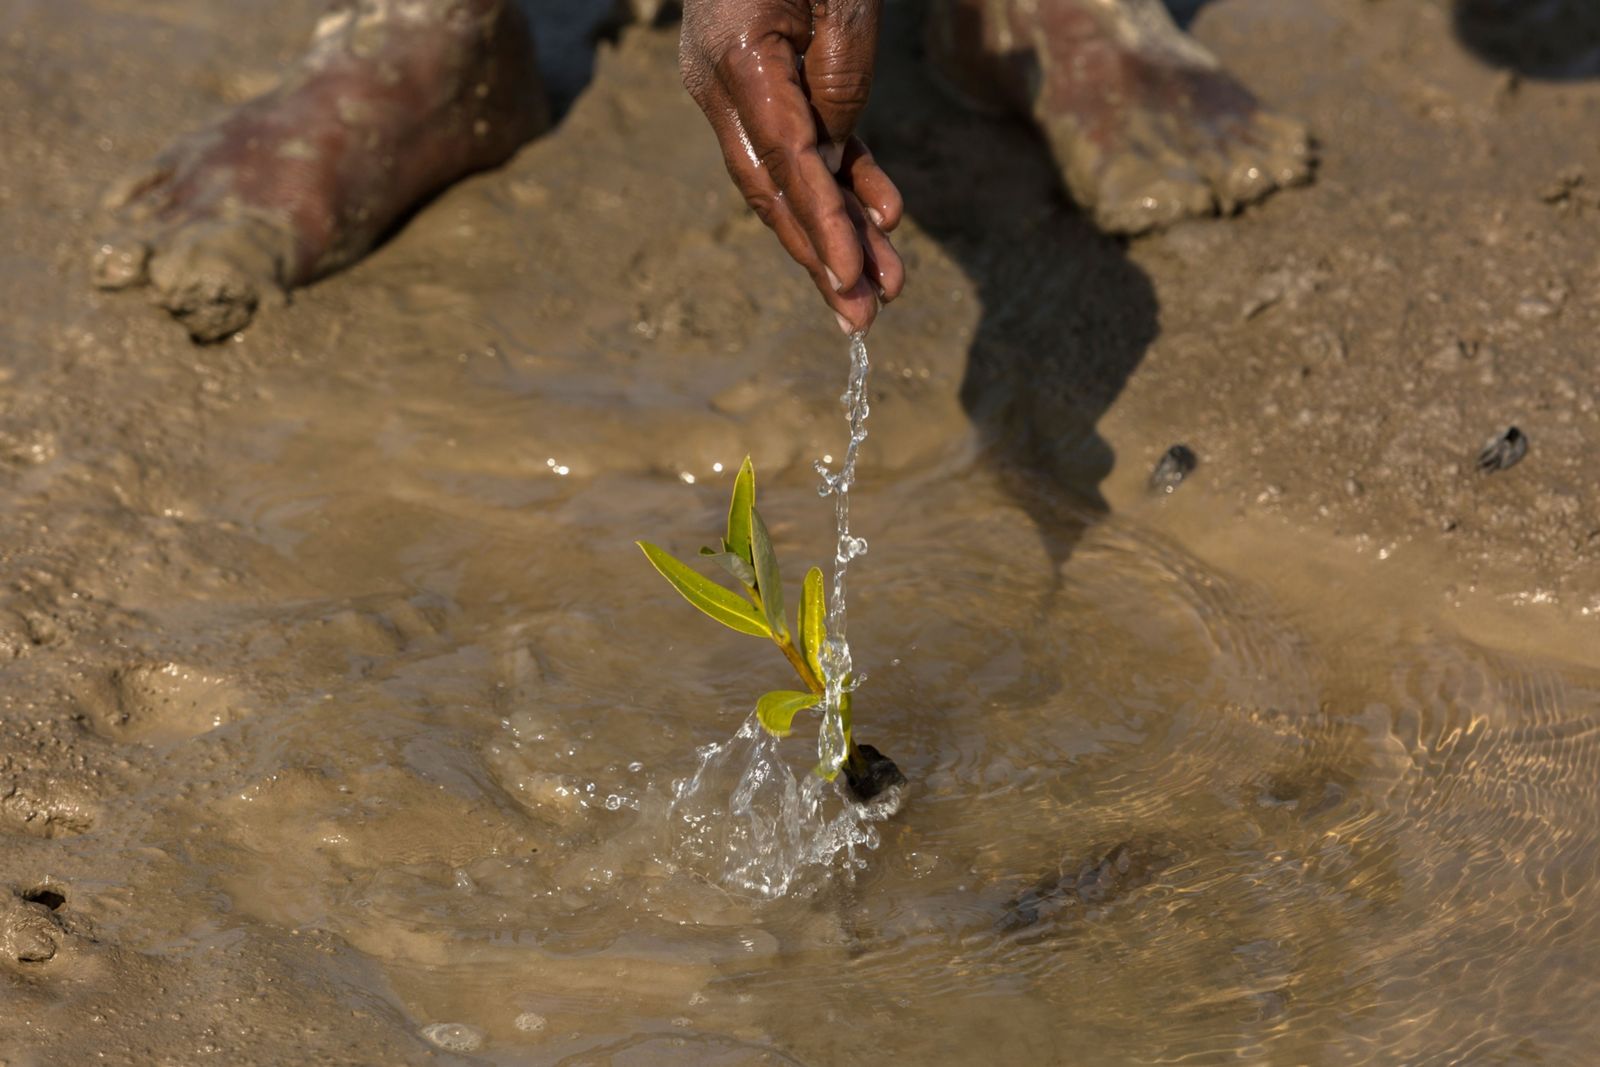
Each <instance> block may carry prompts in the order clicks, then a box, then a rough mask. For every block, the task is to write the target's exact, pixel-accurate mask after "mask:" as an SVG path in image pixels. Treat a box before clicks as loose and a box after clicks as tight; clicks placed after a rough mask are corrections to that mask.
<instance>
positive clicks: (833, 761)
mask: <svg viewBox="0 0 1600 1067" xmlns="http://www.w3.org/2000/svg"><path fill="white" fill-rule="evenodd" d="M868 369H869V364H868V360H867V339H866V335H865V334H862V333H853V334H851V335H850V378H849V381H848V382H847V384H846V385H845V390H844V394H843V395H842V396H840V397H839V402H840V403H842V404H843V405H844V408H845V418H846V419H847V420H848V421H849V423H850V443H849V444H848V445H846V446H845V450H844V461H843V462H842V463H840V464H839V470H838V473H834V472H832V471H830V470H829V469H828V467H827V465H826V464H825V463H823V462H821V461H820V460H819V461H818V462H817V465H816V467H817V473H818V474H820V475H822V485H821V486H820V487H819V488H818V490H817V492H818V494H819V495H821V496H824V497H826V496H832V497H833V513H834V525H835V527H836V529H837V533H838V540H837V542H836V546H835V548H834V553H833V595H832V596H830V597H829V598H828V622H827V628H828V636H827V639H826V640H824V641H823V643H822V651H821V653H820V655H819V657H818V658H819V659H820V660H821V661H822V673H823V681H824V682H825V683H826V685H827V696H826V699H825V700H824V702H823V708H822V729H821V730H820V731H819V732H818V734H817V758H818V760H819V761H820V762H821V764H822V766H824V767H827V768H828V769H830V770H837V769H838V768H839V765H840V764H842V763H843V762H844V758H845V755H846V754H847V748H848V745H849V739H848V738H847V737H846V736H845V725H844V714H843V711H842V710H841V705H842V703H843V700H844V694H845V693H846V692H847V691H849V690H853V689H854V688H855V687H856V686H857V685H859V684H860V682H861V677H860V675H855V674H853V673H852V671H853V667H854V664H853V663H852V662H851V658H850V642H849V640H848V638H847V637H846V634H845V622H846V614H845V578H846V576H847V575H848V573H849V570H850V561H851V560H853V559H855V558H856V557H857V556H864V555H866V554H867V542H866V539H865V538H863V537H853V536H851V534H850V487H851V486H852V485H854V484H855V480H856V456H857V454H858V453H859V452H860V450H861V442H863V441H865V440H866V439H867V416H868V415H869V414H870V413H871V408H870V406H869V405H868V403H867V371H868Z"/></svg>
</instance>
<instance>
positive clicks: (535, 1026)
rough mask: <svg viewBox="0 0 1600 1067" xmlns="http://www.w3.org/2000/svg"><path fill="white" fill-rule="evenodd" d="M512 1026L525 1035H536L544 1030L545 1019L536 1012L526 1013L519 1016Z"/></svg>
mask: <svg viewBox="0 0 1600 1067" xmlns="http://www.w3.org/2000/svg"><path fill="white" fill-rule="evenodd" d="M512 1025H514V1026H515V1027H516V1028H517V1029H518V1030H521V1031H522V1032H523V1033H528V1034H536V1033H538V1032H539V1031H540V1030H543V1029H544V1026H545V1017H544V1016H543V1015H540V1014H539V1013H538V1012H536V1011H525V1012H523V1013H522V1014H521V1015H519V1016H517V1018H516V1020H515V1022H513V1024H512Z"/></svg>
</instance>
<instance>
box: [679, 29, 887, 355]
mask: <svg viewBox="0 0 1600 1067" xmlns="http://www.w3.org/2000/svg"><path fill="white" fill-rule="evenodd" d="M880 8H881V0H820V2H819V3H815V4H813V3H809V2H808V0H685V2H684V5H683V38H682V42H681V45H680V48H679V64H680V67H681V69H682V73H683V83H684V86H685V87H686V88H687V89H688V90H689V95H690V96H692V97H694V100H695V103H697V104H699V105H700V109H701V110H702V111H704V112H705V113H706V118H707V119H709V120H710V121H711V128H712V129H713V130H714V131H715V132H716V135H717V141H718V143H719V144H720V145H721V147H722V157H723V160H724V162H726V163H727V166H728V173H729V174H730V175H731V176H732V177H733V182H734V184H735V185H736V186H738V188H739V191H740V192H741V193H742V194H744V198H745V200H746V202H748V203H749V205H750V206H751V207H752V208H753V209H754V210H755V212H756V214H757V215H759V216H760V218H761V221H762V222H764V223H766V224H767V226H768V227H770V228H771V229H772V231H773V233H775V234H776V235H777V237H778V240H779V241H780V242H781V243H782V244H783V247H784V249H785V250H786V251H787V252H788V253H789V255H790V256H792V257H793V258H794V260H795V262H796V263H799V264H800V266H802V267H804V268H805V269H806V272H807V273H809V274H810V275H811V280H812V281H813V282H815V283H816V286H817V289H818V290H819V291H820V292H821V293H822V297H823V299H824V300H826V301H827V302H828V306H829V307H831V308H832V309H833V310H834V312H835V313H836V314H837V316H838V319H839V327H840V328H841V329H842V330H844V331H845V332H846V333H852V332H854V331H856V330H865V329H867V328H868V327H870V326H871V325H872V320H873V319H874V318H875V317H876V316H877V313H878V302H879V300H882V301H884V302H887V301H890V300H893V299H894V298H895V297H897V296H899V295H900V290H901V288H902V287H903V286H904V285H905V265H904V264H903V263H901V261H900V255H899V253H897V252H896V251H895V250H894V245H893V244H891V243H890V241H889V238H888V236H887V235H888V234H889V233H890V232H892V231H893V230H894V228H895V227H896V226H897V225H899V223H900V217H901V215H902V213H903V211H904V205H903V202H902V201H901V199H900V192H899V190H897V189H896V188H895V187H894V183H893V182H892V181H890V180H889V176H888V175H887V174H885V173H884V172H883V169H882V168H881V167H879V166H878V164H877V163H876V162H875V161H874V160H873V158H872V153H870V152H868V151H867V147H866V145H864V144H862V143H861V140H860V139H859V138H858V137H856V136H855V126H856V120H857V119H858V118H859V117H860V115H861V111H862V108H864V107H865V106H866V103H867V95H868V93H869V92H870V90H871V88H872V68H873V60H874V58H875V53H876V50H877V44H878V23H879V17H880Z"/></svg>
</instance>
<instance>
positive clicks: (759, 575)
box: [750, 507, 789, 641]
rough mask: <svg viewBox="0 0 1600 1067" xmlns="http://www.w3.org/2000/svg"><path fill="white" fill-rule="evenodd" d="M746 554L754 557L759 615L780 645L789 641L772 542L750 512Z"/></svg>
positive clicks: (756, 513) (758, 515) (753, 511)
mask: <svg viewBox="0 0 1600 1067" xmlns="http://www.w3.org/2000/svg"><path fill="white" fill-rule="evenodd" d="M750 552H751V554H752V555H753V556H754V557H755V560H754V562H755V568H756V592H757V593H759V594H760V595H761V613H762V614H763V615H765V616H766V619H767V626H768V627H769V628H770V630H771V631H772V633H773V635H774V636H775V637H776V638H777V639H778V640H781V641H787V640H788V639H789V624H788V623H787V622H786V621H785V620H784V617H783V579H782V578H781V577H780V576H779V574H778V557H777V556H776V555H775V554H774V553H773V551H772V538H771V537H769V536H768V535H767V524H766V523H765V522H762V521H761V512H759V511H757V510H756V509H755V508H753V507H752V508H751V509H750Z"/></svg>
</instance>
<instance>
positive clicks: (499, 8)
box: [94, 0, 548, 341]
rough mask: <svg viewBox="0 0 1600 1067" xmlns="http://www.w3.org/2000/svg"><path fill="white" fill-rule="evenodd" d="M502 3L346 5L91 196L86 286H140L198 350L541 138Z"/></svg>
mask: <svg viewBox="0 0 1600 1067" xmlns="http://www.w3.org/2000/svg"><path fill="white" fill-rule="evenodd" d="M547 121H548V120H547V108H546V105H545V100H544V91H543V88H542V86H541V84H540V81H539V75H538V71H537V64H536V63H535V61H534V56H533V50H532V41H531V38H530V36H529V33H528V28H527V25H526V22H525V20H524V19H523V17H522V15H521V13H520V12H519V10H518V9H517V7H516V5H515V4H512V3H509V2H507V0H450V2H448V3H445V2H438V0H411V2H405V0H361V2H360V3H359V4H339V5H336V7H335V8H334V10H332V11H330V13H329V14H328V15H327V17H325V18H324V19H323V20H322V22H321V24H320V25H319V26H318V27H317V30H316V34H315V36H314V38H313V41H312V44H311V47H310V49H309V50H308V52H307V53H306V55H305V56H304V57H303V58H302V59H301V60H300V61H299V62H298V63H297V64H296V65H295V66H294V67H292V68H291V69H290V71H289V72H288V73H287V74H286V75H285V77H284V80H283V82H282V84H280V85H279V86H278V87H277V88H276V89H274V90H272V91H271V92H268V93H266V94H265V95H263V96H260V97H257V98H256V99H254V100H252V101H250V102H249V103H247V104H245V105H243V106H242V107H240V108H238V109H237V110H235V111H233V112H232V113H230V114H228V115H226V116H224V117H223V118H222V119H220V120H219V121H218V122H217V123H215V124H214V125H212V126H209V127H206V128H204V129H202V130H199V131H197V132H195V133H192V134H190V135H188V136H186V137H183V138H180V139H179V140H178V141H176V142H174V144H173V145H172V146H171V147H170V148H168V149H167V150H166V151H165V152H163V153H162V154H161V155H160V156H158V157H157V158H156V159H154V160H152V161H151V162H150V163H149V164H148V165H147V166H146V167H144V168H143V169H141V170H139V171H136V172H135V173H133V174H132V175H130V176H129V177H128V178H127V179H126V180H125V181H124V182H122V183H121V184H119V185H118V186H117V187H116V188H115V189H113V190H112V191H111V193H110V195H109V197H108V202H109V205H110V206H111V208H112V209H113V210H114V211H115V212H116V214H117V217H118V220H119V223H120V230H119V232H118V233H116V234H115V235H114V236H112V237H110V238H108V239H107V240H105V241H104V242H103V243H102V244H101V245H100V247H99V248H98V249H97V251H96V257H95V265H94V277H95V281H96V283H97V284H99V285H100V286H102V287H104V288H123V287H127V286H137V285H146V284H148V285H149V286H150V287H151V289H152V290H153V292H154V294H155V299H156V300H157V302H158V303H160V304H162V305H163V306H164V307H166V308H167V309H168V310H169V311H171V312H172V313H173V314H174V315H176V316H177V317H178V318H179V319H180V320H181V321H182V322H183V323H184V325H185V326H186V327H188V329H189V332H190V334H191V335H192V336H193V337H194V338H195V339H196V340H198V341H210V340H216V339H219V338H222V337H225V336H227V335H228V334H231V333H233V332H234V331H236V330H238V329H240V328H241V327H243V326H244V325H245V324H246V323H248V322H249V321H250V318H251V316H252V315H253V314H254V312H255V309H256V308H257V306H258V305H259V304H261V303H263V302H268V301H272V300H274V299H281V296H282V293H283V291H284V290H286V289H289V288H293V287H296V286H301V285H305V284H306V283H308V282H310V281H312V280H314V279H316V278H319V277H321V276H323V275H325V274H328V273H331V272H332V271H335V270H337V269H339V268H340V267H343V266H346V265H348V264H349V263H351V262H354V261H355V260H357V259H359V258H360V257H361V256H362V255H364V254H365V253H366V252H367V250H368V249H370V248H371V247H372V246H373V244H374V243H376V242H377V241H378V240H379V239H380V238H381V237H382V236H383V234H384V233H385V232H387V231H388V229H389V228H390V227H391V226H392V225H393V224H394V223H395V221H396V219H398V218H399V217H400V216H401V215H402V214H403V213H404V212H406V211H408V210H410V209H411V208H413V207H415V206H416V205H417V204H418V203H419V202H421V201H423V200H425V199H426V198H428V197H429V196H432V195H433V194H434V193H436V192H438V191H439V190H440V189H442V188H444V187H445V186H447V185H449V184H450V183H451V182H453V181H455V180H456V179H458V178H460V177H461V176H463V175H464V174H469V173H471V172H473V171H476V170H481V169H483V168H484V167H488V166H493V165H494V164H497V163H500V162H503V161H504V160H505V159H507V158H508V157H509V156H510V155H511V153H512V152H514V151H515V150H516V149H517V147H518V146H520V145H521V144H523V143H524V142H526V141H527V140H528V139H529V138H530V137H532V136H534V135H535V134H536V133H538V132H539V131H540V130H542V129H543V128H544V127H545V125H546V124H547Z"/></svg>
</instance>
